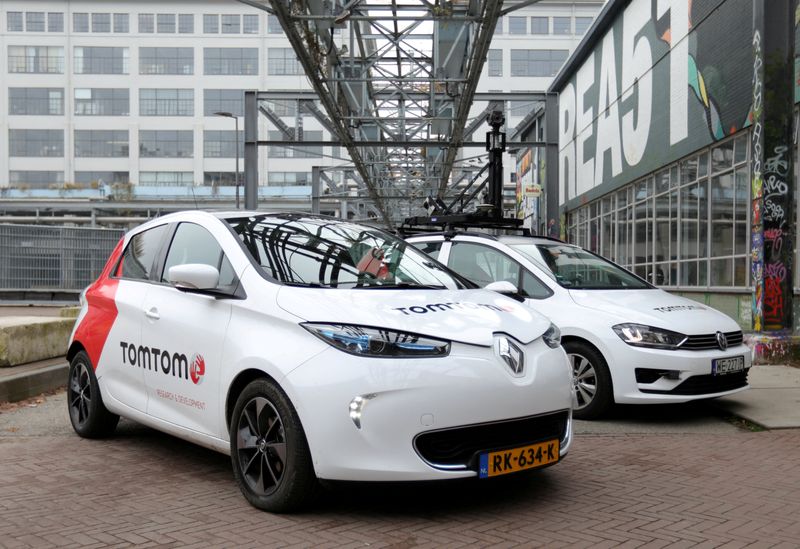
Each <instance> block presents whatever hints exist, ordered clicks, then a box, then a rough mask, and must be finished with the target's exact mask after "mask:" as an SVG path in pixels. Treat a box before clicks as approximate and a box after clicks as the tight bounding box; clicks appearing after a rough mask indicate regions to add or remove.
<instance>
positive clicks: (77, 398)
mask: <svg viewBox="0 0 800 549" xmlns="http://www.w3.org/2000/svg"><path fill="white" fill-rule="evenodd" d="M67 408H68V410H69V420H70V422H71V423H72V428H73V429H74V430H75V432H76V433H78V435H80V436H82V437H84V438H102V437H106V436H108V435H110V434H111V433H113V432H114V429H116V427H117V423H118V422H119V416H118V415H117V414H112V413H111V412H109V411H108V410H107V409H106V407H105V405H104V404H103V397H102V395H101V394H100V387H99V385H98V384H97V376H96V375H95V373H94V368H93V367H92V361H91V360H89V355H87V354H86V352H84V351H80V352H79V353H78V354H76V355H75V356H74V357H73V358H72V361H71V362H70V364H69V375H68V378H67Z"/></svg>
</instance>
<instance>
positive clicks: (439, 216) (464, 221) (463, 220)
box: [397, 111, 530, 235]
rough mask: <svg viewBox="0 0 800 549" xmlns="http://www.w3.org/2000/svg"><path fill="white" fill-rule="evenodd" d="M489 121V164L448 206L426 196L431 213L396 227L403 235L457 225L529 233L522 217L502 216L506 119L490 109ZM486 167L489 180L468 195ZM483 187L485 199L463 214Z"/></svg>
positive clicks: (452, 227)
mask: <svg viewBox="0 0 800 549" xmlns="http://www.w3.org/2000/svg"><path fill="white" fill-rule="evenodd" d="M486 122H487V124H489V126H491V128H492V130H491V131H489V132H486V150H487V151H488V152H489V163H488V164H487V165H486V166H484V167H483V169H481V171H480V172H479V173H478V175H477V176H475V178H473V179H472V181H470V183H469V185H467V186H466V187H465V188H464V189H463V190H462V191H461V193H459V195H458V196H457V197H456V198H455V200H453V201H452V202H451V203H450V204H449V205H447V204H446V203H445V202H444V200H442V198H441V197H436V198H434V197H432V196H429V197H428V198H426V199H425V202H424V203H423V207H424V208H425V209H426V210H427V211H428V214H429V215H428V216H413V217H408V218H406V219H405V221H403V223H402V225H400V227H398V229H397V230H398V232H399V233H400V234H401V235H407V234H412V233H420V232H432V231H441V230H450V229H455V228H472V229H475V228H478V229H505V230H515V231H522V233H523V234H525V235H529V234H530V232H529V231H528V230H527V229H523V228H522V220H521V219H514V218H504V217H503V152H505V150H506V134H505V132H501V131H500V128H501V127H502V126H503V124H505V122H506V118H505V116H504V115H503V111H492V112H490V113H489V114H488V115H486ZM487 170H488V176H487V177H486V179H484V180H483V182H482V183H481V184H480V185H478V187H477V188H476V189H475V190H473V191H472V192H471V193H470V194H469V195H467V193H468V192H469V191H470V188H471V187H472V185H473V184H474V182H475V181H476V180H477V179H479V178H480V176H481V175H482V174H483V172H485V171H487ZM484 188H486V192H484V193H483V196H484V197H485V200H484V202H483V203H481V204H478V205H477V206H476V208H475V211H474V212H470V213H463V211H464V207H465V206H467V205H468V204H470V203H471V202H472V201H473V200H474V199H475V198H476V197H477V196H479V195H481V191H483V190H484Z"/></svg>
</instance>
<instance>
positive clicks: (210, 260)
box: [161, 223, 236, 288]
mask: <svg viewBox="0 0 800 549" xmlns="http://www.w3.org/2000/svg"><path fill="white" fill-rule="evenodd" d="M187 263H199V264H202V265H210V266H211V267H214V268H215V269H217V270H218V271H219V285H218V287H220V288H227V287H230V286H232V285H233V284H235V283H236V274H235V273H234V272H233V267H232V266H231V264H230V261H228V258H227V257H226V256H225V253H224V252H223V251H222V247H221V246H220V245H219V242H217V239H216V238H214V235H212V234H211V233H210V232H208V231H207V230H206V229H204V228H203V227H201V226H200V225H197V224H195V223H181V224H180V225H178V228H177V230H176V231H175V236H174V237H173V238H172V244H170V247H169V252H167V260H166V262H165V263H164V270H163V272H162V274H161V282H168V280H167V275H168V274H169V268H170V267H173V266H175V265H185V264H187Z"/></svg>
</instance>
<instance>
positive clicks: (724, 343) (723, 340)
mask: <svg viewBox="0 0 800 549" xmlns="http://www.w3.org/2000/svg"><path fill="white" fill-rule="evenodd" d="M717 345H718V346H719V350H720V351H724V350H725V349H727V348H728V338H727V337H725V334H723V333H722V332H717Z"/></svg>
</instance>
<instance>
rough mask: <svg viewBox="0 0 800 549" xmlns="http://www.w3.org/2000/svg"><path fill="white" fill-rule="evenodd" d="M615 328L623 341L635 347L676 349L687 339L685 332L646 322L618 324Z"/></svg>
mask: <svg viewBox="0 0 800 549" xmlns="http://www.w3.org/2000/svg"><path fill="white" fill-rule="evenodd" d="M613 330H614V332H616V334H617V335H618V336H619V337H620V339H621V340H622V341H624V342H625V343H627V344H628V345H633V346H634V347H649V348H651V349H673V350H674V349H677V348H678V347H680V346H681V344H682V343H683V342H684V341H686V336H685V335H684V334H680V333H678V332H673V331H671V330H665V329H664V328H654V327H653V326H645V325H644V324H632V323H627V324H617V325H616V326H613Z"/></svg>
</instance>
